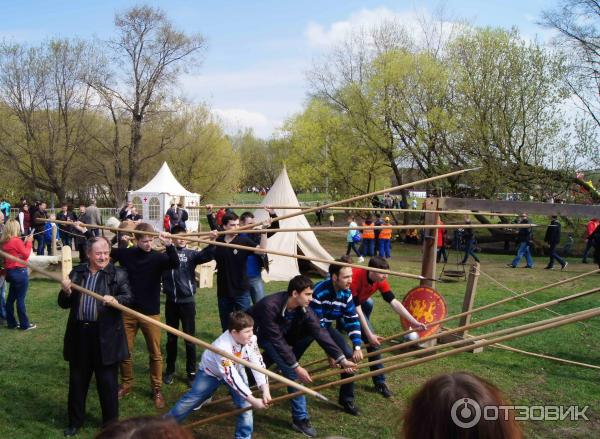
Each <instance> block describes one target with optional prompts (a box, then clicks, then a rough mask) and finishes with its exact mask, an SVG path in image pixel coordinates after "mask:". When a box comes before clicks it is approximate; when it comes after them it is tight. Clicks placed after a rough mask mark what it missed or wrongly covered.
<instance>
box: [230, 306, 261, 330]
mask: <svg viewBox="0 0 600 439" xmlns="http://www.w3.org/2000/svg"><path fill="white" fill-rule="evenodd" d="M253 326H254V319H253V318H252V316H250V314H246V313H245V312H244V311H233V312H232V313H231V314H229V323H228V324H227V329H229V330H230V331H233V330H235V331H238V332H239V331H241V330H242V329H246V328H252V327H253Z"/></svg>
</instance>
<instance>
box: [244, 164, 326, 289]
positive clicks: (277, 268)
mask: <svg viewBox="0 0 600 439" xmlns="http://www.w3.org/2000/svg"><path fill="white" fill-rule="evenodd" d="M262 204H263V205H272V206H298V207H300V203H298V198H297V197H296V194H295V192H294V189H293V188H292V183H291V182H290V179H289V177H288V174H287V171H286V170H285V168H284V169H283V171H281V174H279V177H277V180H275V183H274V184H273V186H272V187H271V189H270V190H269V192H268V193H267V195H266V196H265V198H264V200H263V202H262ZM275 212H276V213H277V216H281V215H286V214H289V213H292V212H297V211H294V210H290V209H285V210H280V209H275ZM254 216H255V218H256V221H257V222H258V221H263V220H266V219H267V217H268V213H267V212H266V211H265V210H264V209H260V210H256V211H254ZM279 227H280V228H281V229H285V228H288V229H289V228H307V227H310V224H309V223H308V221H307V220H306V217H305V216H304V215H298V216H295V217H292V218H288V219H284V220H282V221H281V222H280V224H279ZM267 248H268V249H269V250H277V251H281V252H285V253H292V254H303V255H305V256H308V257H315V258H321V259H327V260H331V261H332V260H333V257H331V255H330V254H329V253H328V252H327V250H325V249H324V248H323V247H322V246H321V244H319V241H318V239H317V237H316V236H315V233H314V232H312V231H308V232H285V233H276V234H274V235H273V236H271V237H270V238H269V241H268V246H267ZM313 265H314V266H316V268H317V269H318V270H319V271H321V272H322V273H324V272H326V271H327V269H328V267H329V264H324V263H322V262H313ZM298 274H300V270H299V268H298V260H297V259H295V258H290V257H287V256H278V255H273V254H269V275H268V277H269V279H271V280H281V281H286V280H290V279H291V278H293V277H294V276H296V275H298Z"/></svg>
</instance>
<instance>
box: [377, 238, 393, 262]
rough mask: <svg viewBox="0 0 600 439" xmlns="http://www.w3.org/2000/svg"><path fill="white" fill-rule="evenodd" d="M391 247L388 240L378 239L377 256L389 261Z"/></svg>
mask: <svg viewBox="0 0 600 439" xmlns="http://www.w3.org/2000/svg"><path fill="white" fill-rule="evenodd" d="M390 250H391V246H390V240H389V239H381V238H379V256H381V257H382V258H386V259H389V258H390V257H391V252H390Z"/></svg>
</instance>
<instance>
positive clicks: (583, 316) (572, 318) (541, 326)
mask: <svg viewBox="0 0 600 439" xmlns="http://www.w3.org/2000/svg"><path fill="white" fill-rule="evenodd" d="M599 315H600V308H593V309H591V310H588V311H584V312H581V313H573V314H569V315H567V316H562V317H559V318H553V319H549V320H546V321H541V322H537V324H535V326H530V327H529V328H527V329H523V328H522V327H517V328H510V329H511V330H512V332H511V333H509V334H506V335H503V336H500V337H497V338H493V339H485V340H480V341H477V342H474V343H469V344H468V345H467V346H464V347H459V348H455V349H451V350H449V351H446V352H440V353H438V354H434V355H430V356H426V357H423V358H417V359H414V360H411V361H406V362H403V363H400V364H394V365H392V366H388V367H384V368H382V369H378V370H375V371H371V372H367V373H363V374H359V375H355V376H352V377H348V378H344V379H341V380H336V381H332V382H329V383H325V384H321V385H318V386H315V387H313V389H314V390H322V389H326V388H329V387H333V386H338V385H342V384H346V383H352V382H354V381H358V380H363V379H366V378H371V377H374V376H377V375H382V374H385V373H389V372H393V371H395V370H399V369H405V368H407V367H412V366H416V365H419V364H422V363H427V362H430V361H434V360H438V359H441V358H446V357H449V356H452V355H456V354H460V353H462V352H467V351H470V350H473V349H476V348H480V347H485V346H489V345H492V344H495V343H499V342H502V341H506V340H512V339H515V338H518V337H523V336H527V335H531V334H535V333H537V332H542V331H547V330H549V329H553V328H558V327H560V326H564V325H567V324H569V323H573V322H578V321H583V320H588V319H591V318H593V317H597V316H599ZM557 319H560V320H557ZM529 325H533V324H529ZM442 346H443V345H442ZM422 352H423V351H419V353H422ZM338 373H339V372H338ZM299 395H301V392H294V393H289V394H287V395H282V396H279V397H276V398H273V400H272V403H278V402H282V401H287V400H289V399H293V398H295V397H297V396H299ZM251 408H252V407H246V408H243V409H237V410H232V411H229V412H226V413H221V414H220V415H216V416H212V417H210V418H206V419H202V420H200V421H196V422H193V423H190V424H187V425H186V427H187V428H192V427H198V426H200V425H205V424H208V423H211V422H215V421H218V420H220V419H223V418H226V417H229V416H235V415H238V414H240V413H243V412H245V411H247V410H250V409H251Z"/></svg>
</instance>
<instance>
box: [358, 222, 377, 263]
mask: <svg viewBox="0 0 600 439" xmlns="http://www.w3.org/2000/svg"><path fill="white" fill-rule="evenodd" d="M362 225H363V226H373V225H374V224H373V217H372V216H371V215H368V216H367V219H366V220H365V221H364V222H363V223H362ZM362 239H363V241H362V247H361V249H362V251H361V254H362V256H363V257H364V256H374V255H375V230H374V229H371V228H369V229H363V231H362Z"/></svg>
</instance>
